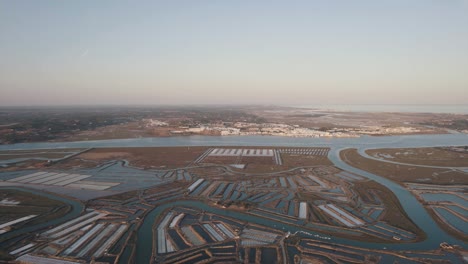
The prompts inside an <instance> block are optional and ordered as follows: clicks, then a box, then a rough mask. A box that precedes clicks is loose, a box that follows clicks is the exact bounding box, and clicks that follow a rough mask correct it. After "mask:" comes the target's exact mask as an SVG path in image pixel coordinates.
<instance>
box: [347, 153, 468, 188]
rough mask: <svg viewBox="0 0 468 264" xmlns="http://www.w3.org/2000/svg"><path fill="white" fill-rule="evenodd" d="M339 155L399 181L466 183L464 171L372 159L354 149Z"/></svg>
mask: <svg viewBox="0 0 468 264" xmlns="http://www.w3.org/2000/svg"><path fill="white" fill-rule="evenodd" d="M340 156H341V158H342V159H343V161H345V162H347V163H348V164H350V165H351V166H353V167H356V168H359V169H362V170H365V171H369V172H371V173H374V174H377V175H379V176H382V177H386V178H389V179H391V180H394V181H396V182H399V183H403V182H414V183H433V184H468V177H467V174H466V173H463V172H459V171H455V170H452V169H436V168H424V167H415V166H407V165H398V164H392V163H388V162H382V161H377V160H372V159H368V158H365V157H363V156H361V155H360V154H359V153H358V152H357V150H356V149H345V150H343V151H341V152H340Z"/></svg>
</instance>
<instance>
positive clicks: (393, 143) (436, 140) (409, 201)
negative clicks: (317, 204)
mask: <svg viewBox="0 0 468 264" xmlns="http://www.w3.org/2000/svg"><path fill="white" fill-rule="evenodd" d="M460 145H468V135H466V134H443V135H411V136H385V137H371V136H363V137H360V138H290V137H275V136H224V137H221V136H220V137H215V136H189V137H168V138H135V139H115V140H114V139H113V140H96V141H79V142H45V143H21V144H13V145H3V146H0V150H14V149H23V150H24V149H41V148H91V147H160V146H187V147H190V146H289V147H314V146H319V147H330V148H331V151H330V152H329V158H330V159H331V160H332V161H333V163H334V164H335V165H336V166H337V167H339V168H341V169H344V170H347V171H351V172H354V173H357V174H359V175H362V176H364V177H367V178H370V179H373V180H375V181H377V182H379V183H381V184H383V185H385V186H386V187H387V188H389V189H390V190H391V191H392V192H393V193H394V194H395V195H396V196H397V198H398V199H399V201H400V203H401V204H402V206H403V208H404V210H405V211H406V213H407V214H408V216H409V217H410V218H411V220H412V221H413V222H414V223H415V224H416V225H418V226H419V227H420V228H421V229H422V230H423V231H424V232H425V233H426V234H427V239H426V240H424V241H422V242H418V243H409V244H374V243H366V242H361V241H355V240H349V239H343V238H336V237H333V238H332V240H331V242H335V243H342V244H348V245H354V246H360V247H364V248H373V249H376V248H380V249H382V248H386V249H390V250H427V249H435V248H437V247H438V246H439V243H441V242H443V241H445V242H449V243H452V244H458V245H461V246H462V247H464V248H466V242H464V241H460V240H458V239H456V238H454V237H452V236H451V235H449V234H447V233H446V232H445V231H443V230H442V229H440V228H439V226H438V225H437V224H436V223H435V221H434V220H433V219H432V218H431V217H430V216H429V214H428V213H427V211H426V210H425V209H424V207H423V206H422V205H421V204H420V203H419V202H418V201H417V199H416V198H415V197H414V196H413V195H412V194H411V193H410V192H409V191H408V190H406V189H405V188H403V187H402V186H400V185H398V184H396V183H394V182H392V181H390V180H388V179H385V178H382V177H380V176H378V175H375V174H372V173H368V172H365V171H362V170H359V169H356V168H354V167H352V166H350V165H348V164H346V163H345V162H343V161H342V160H341V159H340V158H339V151H340V150H341V149H345V148H358V149H360V150H363V149H371V148H401V147H434V146H460ZM173 206H189V207H196V208H199V209H202V210H205V211H208V212H213V213H217V214H220V215H225V216H231V217H234V218H238V219H241V220H245V221H251V222H255V223H259V224H263V225H266V226H271V227H273V225H276V226H277V227H280V228H282V229H284V230H285V232H286V231H290V232H292V233H293V232H294V231H298V230H299V229H301V228H299V227H296V226H291V225H287V224H283V223H279V222H274V221H271V220H267V219H264V218H260V217H255V216H252V215H247V214H243V213H238V212H230V211H226V210H221V209H217V208H213V207H210V206H209V205H206V204H203V203H201V202H195V201H173V202H168V203H165V204H163V205H160V206H158V207H156V208H155V209H153V210H152V212H150V213H149V214H148V215H147V217H146V218H145V220H144V222H143V224H142V226H141V227H140V229H139V231H138V233H139V235H141V236H139V238H138V242H137V249H136V256H137V260H142V261H144V260H147V259H148V258H150V257H151V252H152V238H151V234H152V226H153V223H154V221H155V219H156V218H157V216H158V215H159V214H160V213H161V212H162V211H163V210H165V209H167V208H170V207H173Z"/></svg>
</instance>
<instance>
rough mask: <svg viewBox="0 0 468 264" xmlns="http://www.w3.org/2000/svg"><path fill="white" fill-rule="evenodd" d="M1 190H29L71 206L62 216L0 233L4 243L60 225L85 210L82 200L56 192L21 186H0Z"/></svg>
mask: <svg viewBox="0 0 468 264" xmlns="http://www.w3.org/2000/svg"><path fill="white" fill-rule="evenodd" d="M1 190H17V191H21V192H28V193H32V194H35V195H40V196H43V197H47V198H49V199H52V200H58V201H61V202H63V203H65V204H68V205H69V206H70V207H71V208H70V211H68V212H67V213H66V214H65V215H63V216H61V217H59V218H56V219H53V220H50V221H47V222H45V223H40V224H37V225H32V226H26V227H23V228H21V229H18V230H14V231H11V232H7V233H4V234H1V235H0V241H2V243H5V241H7V240H8V239H10V238H14V237H18V236H20V235H22V234H26V233H30V232H35V231H38V230H40V229H44V228H47V227H49V226H54V225H59V224H62V223H65V222H66V221H69V220H71V219H74V218H76V217H78V216H79V215H80V214H81V212H82V211H83V209H84V205H83V204H82V203H81V202H79V201H77V200H72V199H68V198H65V197H63V196H58V195H54V194H51V193H46V192H41V191H38V190H33V189H26V188H21V187H0V191H1Z"/></svg>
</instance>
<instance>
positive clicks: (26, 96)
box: [0, 0, 468, 106]
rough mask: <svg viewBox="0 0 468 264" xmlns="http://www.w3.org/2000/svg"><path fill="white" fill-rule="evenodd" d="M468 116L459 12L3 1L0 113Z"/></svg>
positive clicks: (199, 0)
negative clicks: (113, 107)
mask: <svg viewBox="0 0 468 264" xmlns="http://www.w3.org/2000/svg"><path fill="white" fill-rule="evenodd" d="M467 102H468V0H382V1H375V0H353V1H344V0H304V1H295V0H291V1H286V0H284V1H274V0H265V1H256V0H234V1H232V0H210V1H208V0H195V1H194V0H186V1H182V0H167V1H156V0H150V1H130V0H129V1H118V0H109V1H105V0H99V1H96V0H91V1H85V0H78V1H68V0H64V1H56V0H53V1H47V0H31V1H22V0H13V1H7V0H0V106H7V105H68V104H73V105H82V104H85V105H87V104H207V103H212V104H224V103H230V104H237V103H242V104H251V103H260V104H283V105H284V104H300V105H304V104H342V103H346V104H467Z"/></svg>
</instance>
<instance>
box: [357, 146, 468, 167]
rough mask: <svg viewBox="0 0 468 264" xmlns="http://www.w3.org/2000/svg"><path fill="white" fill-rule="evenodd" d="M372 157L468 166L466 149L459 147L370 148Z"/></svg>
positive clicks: (426, 163)
mask: <svg viewBox="0 0 468 264" xmlns="http://www.w3.org/2000/svg"><path fill="white" fill-rule="evenodd" d="M366 153H367V154H368V155H370V156H372V157H375V158H379V159H383V160H389V161H395V162H402V163H411V164H417V165H431V166H444V167H468V151H466V150H465V149H464V148H463V147H459V148H455V147H452V148H397V149H370V150H366Z"/></svg>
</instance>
